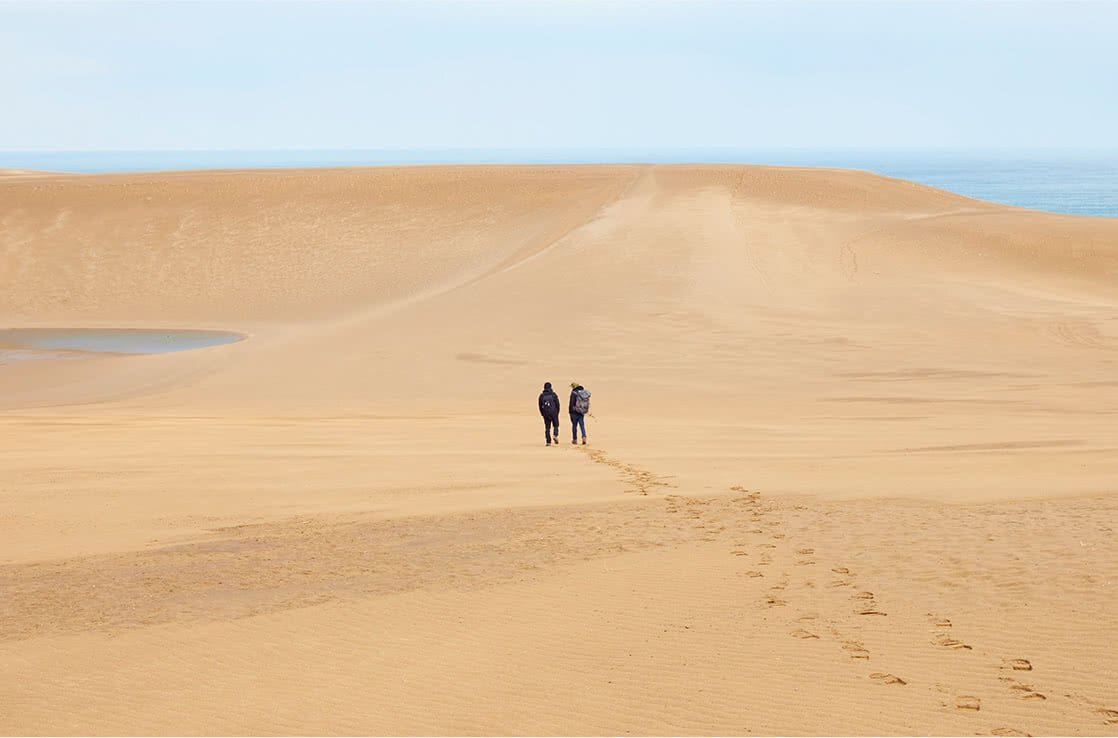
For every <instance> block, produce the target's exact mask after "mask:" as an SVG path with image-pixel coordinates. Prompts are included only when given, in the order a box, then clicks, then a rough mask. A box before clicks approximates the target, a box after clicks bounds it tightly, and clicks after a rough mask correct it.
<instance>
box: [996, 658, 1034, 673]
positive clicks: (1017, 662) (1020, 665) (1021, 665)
mask: <svg viewBox="0 0 1118 738" xmlns="http://www.w3.org/2000/svg"><path fill="white" fill-rule="evenodd" d="M1006 664H1007V665H1008V667H1009V668H1010V669H1013V670H1014V671H1032V670H1033V665H1032V664H1031V663H1030V662H1029V660H1028V659H1010V660H1009V661H1007V662H1006ZM1003 668H1005V667H1003Z"/></svg>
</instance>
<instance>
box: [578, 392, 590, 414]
mask: <svg viewBox="0 0 1118 738" xmlns="http://www.w3.org/2000/svg"><path fill="white" fill-rule="evenodd" d="M575 412H576V413H579V414H581V415H586V414H587V413H588V412H590V393H589V392H588V391H586V390H584V389H580V390H576V391H575Z"/></svg>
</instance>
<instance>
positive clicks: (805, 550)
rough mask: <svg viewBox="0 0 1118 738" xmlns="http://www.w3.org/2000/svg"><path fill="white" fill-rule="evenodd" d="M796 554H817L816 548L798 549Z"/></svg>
mask: <svg viewBox="0 0 1118 738" xmlns="http://www.w3.org/2000/svg"><path fill="white" fill-rule="evenodd" d="M796 553H798V554H799V555H800V556H811V555H812V554H813V553H815V549H814V548H797V549H796Z"/></svg>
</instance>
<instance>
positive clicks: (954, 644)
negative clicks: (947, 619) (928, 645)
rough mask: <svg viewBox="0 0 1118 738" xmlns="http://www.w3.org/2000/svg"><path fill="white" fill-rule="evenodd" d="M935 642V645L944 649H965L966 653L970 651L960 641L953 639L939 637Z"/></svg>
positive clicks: (969, 648) (968, 647)
mask: <svg viewBox="0 0 1118 738" xmlns="http://www.w3.org/2000/svg"><path fill="white" fill-rule="evenodd" d="M935 642H936V645H939V646H943V647H944V648H952V649H955V650H963V649H965V650H967V651H970V650H972V649H971V647H970V646H968V645H967V644H965V643H963V642H962V641H958V640H955V639H954V638H948V637H947V636H940V637H939V638H937V639H936V641H935Z"/></svg>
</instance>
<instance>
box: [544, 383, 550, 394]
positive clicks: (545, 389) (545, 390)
mask: <svg viewBox="0 0 1118 738" xmlns="http://www.w3.org/2000/svg"><path fill="white" fill-rule="evenodd" d="M543 391H544V392H550V391H551V382H544V383H543Z"/></svg>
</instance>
